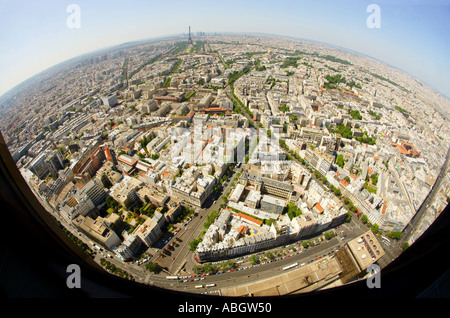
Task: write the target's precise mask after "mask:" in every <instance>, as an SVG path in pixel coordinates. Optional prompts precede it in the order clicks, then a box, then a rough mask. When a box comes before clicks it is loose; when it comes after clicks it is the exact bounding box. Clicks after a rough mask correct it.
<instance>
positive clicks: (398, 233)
mask: <svg viewBox="0 0 450 318" xmlns="http://www.w3.org/2000/svg"><path fill="white" fill-rule="evenodd" d="M387 236H388V237H390V238H393V239H396V240H399V239H401V238H402V232H401V231H396V232H389V233H387Z"/></svg>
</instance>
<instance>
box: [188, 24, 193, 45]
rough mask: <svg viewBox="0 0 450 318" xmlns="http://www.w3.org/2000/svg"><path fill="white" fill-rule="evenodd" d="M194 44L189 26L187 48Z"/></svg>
mask: <svg viewBox="0 0 450 318" xmlns="http://www.w3.org/2000/svg"><path fill="white" fill-rule="evenodd" d="M193 45H194V42H192V38H191V26H189V39H188V46H193Z"/></svg>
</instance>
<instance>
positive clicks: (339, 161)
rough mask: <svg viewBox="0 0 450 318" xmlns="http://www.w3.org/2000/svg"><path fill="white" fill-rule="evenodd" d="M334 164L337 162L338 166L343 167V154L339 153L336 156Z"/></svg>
mask: <svg viewBox="0 0 450 318" xmlns="http://www.w3.org/2000/svg"><path fill="white" fill-rule="evenodd" d="M336 164H337V165H338V166H339V167H341V168H344V164H345V162H344V156H343V155H341V154H339V155H338V156H337V157H336Z"/></svg>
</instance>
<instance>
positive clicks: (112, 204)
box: [105, 195, 119, 209]
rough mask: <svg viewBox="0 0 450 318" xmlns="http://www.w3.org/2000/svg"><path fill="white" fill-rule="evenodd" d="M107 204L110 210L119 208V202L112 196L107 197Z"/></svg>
mask: <svg viewBox="0 0 450 318" xmlns="http://www.w3.org/2000/svg"><path fill="white" fill-rule="evenodd" d="M105 202H106V206H107V207H108V208H113V209H114V208H115V207H118V206H119V202H117V201H116V200H115V199H114V198H113V197H112V196H110V195H108V196H107V197H106V200H105Z"/></svg>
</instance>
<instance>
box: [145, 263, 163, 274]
mask: <svg viewBox="0 0 450 318" xmlns="http://www.w3.org/2000/svg"><path fill="white" fill-rule="evenodd" d="M145 269H146V270H148V271H149V272H152V273H156V272H158V271H159V270H160V268H159V265H158V264H157V263H153V262H148V263H147V264H145Z"/></svg>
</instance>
